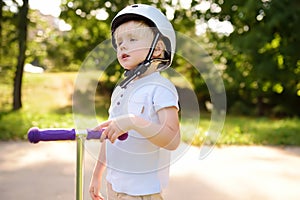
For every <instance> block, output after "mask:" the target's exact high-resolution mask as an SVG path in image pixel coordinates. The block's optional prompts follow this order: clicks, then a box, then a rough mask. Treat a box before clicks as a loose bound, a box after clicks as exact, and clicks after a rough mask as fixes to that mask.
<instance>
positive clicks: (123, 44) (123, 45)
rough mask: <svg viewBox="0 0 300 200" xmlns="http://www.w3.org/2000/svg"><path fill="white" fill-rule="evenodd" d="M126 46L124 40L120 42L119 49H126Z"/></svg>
mask: <svg viewBox="0 0 300 200" xmlns="http://www.w3.org/2000/svg"><path fill="white" fill-rule="evenodd" d="M126 46H127V45H126V42H125V41H123V42H122V44H120V50H125V49H127V47H126Z"/></svg>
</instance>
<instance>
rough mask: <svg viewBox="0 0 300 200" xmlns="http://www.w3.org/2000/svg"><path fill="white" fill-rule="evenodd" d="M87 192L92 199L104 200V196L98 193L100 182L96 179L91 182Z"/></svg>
mask: <svg viewBox="0 0 300 200" xmlns="http://www.w3.org/2000/svg"><path fill="white" fill-rule="evenodd" d="M89 192H90V196H91V198H92V200H104V197H103V196H102V195H101V193H100V184H98V182H97V181H96V182H94V181H92V182H91V185H90V189H89Z"/></svg>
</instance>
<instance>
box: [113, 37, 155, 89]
mask: <svg viewBox="0 0 300 200" xmlns="http://www.w3.org/2000/svg"><path fill="white" fill-rule="evenodd" d="M159 38H160V33H159V32H157V33H156V35H155V37H154V39H153V41H152V44H151V47H150V50H149V52H148V55H147V57H146V59H145V61H144V62H142V63H140V64H138V66H137V67H136V68H134V69H133V70H127V71H126V72H125V76H126V78H125V79H124V80H123V81H121V82H120V84H119V85H120V87H121V88H126V86H127V85H128V84H129V83H130V82H131V81H132V80H134V79H135V78H136V77H138V76H140V75H142V74H143V73H145V72H146V71H147V69H148V67H149V66H150V65H151V63H152V62H153V61H156V60H160V59H151V58H152V55H153V52H154V50H155V46H156V44H157V42H158V40H159Z"/></svg>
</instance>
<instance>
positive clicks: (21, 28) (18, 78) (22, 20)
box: [13, 0, 29, 110]
mask: <svg viewBox="0 0 300 200" xmlns="http://www.w3.org/2000/svg"><path fill="white" fill-rule="evenodd" d="M28 9H29V5H28V0H23V5H22V6H21V7H20V10H19V14H18V20H19V23H18V45H19V55H18V63H17V67H16V72H15V78H14V91H13V110H18V109H20V108H21V107H22V100H21V98H22V95H21V94H22V92H21V91H22V77H23V69H24V63H25V58H26V55H25V51H26V41H27V24H28V19H27V14H28Z"/></svg>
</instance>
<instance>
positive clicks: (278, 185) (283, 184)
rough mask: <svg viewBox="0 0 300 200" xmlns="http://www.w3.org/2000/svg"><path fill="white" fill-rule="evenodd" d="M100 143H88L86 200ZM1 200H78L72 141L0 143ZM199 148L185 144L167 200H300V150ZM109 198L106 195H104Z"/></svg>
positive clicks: (175, 163)
mask: <svg viewBox="0 0 300 200" xmlns="http://www.w3.org/2000/svg"><path fill="white" fill-rule="evenodd" d="M98 149H99V144H98V143H97V142H87V143H86V154H85V155H86V162H85V189H84V190H85V199H89V198H88V194H87V192H86V191H87V190H88V182H89V179H90V176H91V173H92V168H93V165H94V162H95V157H96V155H97V152H98ZM0 151H1V154H0V194H1V195H0V199H1V200H2V199H3V200H16V199H22V200H40V199H42V200H50V199H51V200H58V199H64V200H69V199H75V198H74V185H75V178H74V174H75V156H76V144H75V143H74V142H47V143H39V144H35V145H34V144H29V143H26V142H0ZM199 152H200V149H199V148H195V147H191V148H189V147H188V146H186V145H184V144H182V145H181V146H180V149H179V150H178V151H177V154H176V153H174V156H175V157H176V155H180V156H179V157H176V158H177V159H175V160H177V161H176V162H174V163H173V164H172V166H171V172H170V173H171V179H170V184H169V187H168V188H167V189H166V191H165V193H164V196H165V199H166V200H182V199H187V200H199V199H204V200H206V199H207V200H213V199H222V200H227V199H228V200H229V199H230V200H234V199H263V200H266V199H272V200H273V199H274V200H276V199H278V200H279V199H289V200H291V199H292V200H293V199H295V200H296V199H300V190H299V185H300V170H299V169H300V148H275V147H263V146H251V147H245V146H242V147H236V146H230V147H224V148H215V149H213V151H212V152H211V153H210V154H209V155H208V156H207V157H206V158H205V159H202V160H199ZM104 193H105V192H104Z"/></svg>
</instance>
